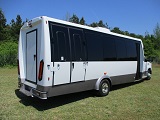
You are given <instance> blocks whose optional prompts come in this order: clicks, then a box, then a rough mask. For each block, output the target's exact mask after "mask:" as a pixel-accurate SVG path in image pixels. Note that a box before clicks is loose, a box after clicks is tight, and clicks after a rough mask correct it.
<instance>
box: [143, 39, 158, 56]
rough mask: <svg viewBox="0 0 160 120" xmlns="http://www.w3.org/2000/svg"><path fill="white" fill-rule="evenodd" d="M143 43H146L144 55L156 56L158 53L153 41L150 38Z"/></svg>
mask: <svg viewBox="0 0 160 120" xmlns="http://www.w3.org/2000/svg"><path fill="white" fill-rule="evenodd" d="M143 44H144V55H145V56H146V57H147V58H151V59H154V58H156V56H157V53H156V51H155V50H154V47H153V43H152V41H151V40H149V39H147V40H143Z"/></svg>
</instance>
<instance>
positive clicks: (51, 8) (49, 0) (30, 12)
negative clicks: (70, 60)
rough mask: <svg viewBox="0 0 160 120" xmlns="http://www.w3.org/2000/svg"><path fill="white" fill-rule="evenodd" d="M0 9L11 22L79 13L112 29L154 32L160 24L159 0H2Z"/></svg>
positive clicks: (63, 16)
mask: <svg viewBox="0 0 160 120" xmlns="http://www.w3.org/2000/svg"><path fill="white" fill-rule="evenodd" d="M0 8H1V9H2V11H3V12H4V15H5V17H6V19H7V23H8V24H9V23H10V21H11V19H16V16H17V15H20V16H21V18H22V20H23V21H25V20H26V18H27V19H29V20H31V19H33V18H35V17H39V16H48V17H52V18H57V19H61V20H65V18H66V15H67V14H68V15H70V16H72V15H73V14H76V15H77V16H78V17H79V18H81V17H84V19H85V21H86V23H87V24H90V23H92V22H98V21H99V20H103V22H104V23H107V24H108V26H109V27H110V28H111V29H113V28H114V27H119V28H120V30H123V31H128V32H130V33H135V34H140V35H145V32H148V33H149V34H153V30H154V28H155V26H156V24H157V23H159V24H160V0H0Z"/></svg>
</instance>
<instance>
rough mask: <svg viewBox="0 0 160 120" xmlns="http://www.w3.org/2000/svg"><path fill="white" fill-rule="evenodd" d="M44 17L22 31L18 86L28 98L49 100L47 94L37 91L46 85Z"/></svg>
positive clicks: (19, 49) (28, 23)
mask: <svg viewBox="0 0 160 120" xmlns="http://www.w3.org/2000/svg"><path fill="white" fill-rule="evenodd" d="M43 22H44V21H43V17H38V18H35V19H33V20H31V21H29V22H27V23H25V24H24V25H23V26H22V28H21V30H20V37H19V48H18V86H19V88H20V92H22V93H23V94H25V95H27V96H37V97H39V98H42V99H46V98H47V94H46V92H44V91H43V92H42V91H39V90H37V87H38V86H39V85H40V84H41V85H42V84H44V83H43V81H42V79H43V72H44V41H45V35H44V24H43Z"/></svg>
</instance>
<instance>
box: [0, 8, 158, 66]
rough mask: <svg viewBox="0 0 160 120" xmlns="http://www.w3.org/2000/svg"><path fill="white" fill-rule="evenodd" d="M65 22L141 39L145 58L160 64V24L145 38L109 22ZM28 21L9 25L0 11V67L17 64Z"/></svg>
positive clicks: (69, 18) (14, 22) (70, 18)
mask: <svg viewBox="0 0 160 120" xmlns="http://www.w3.org/2000/svg"><path fill="white" fill-rule="evenodd" d="M65 20H66V21H69V22H73V23H77V24H81V25H87V26H90V27H105V28H108V29H110V31H111V32H115V33H119V34H122V35H127V36H131V37H135V38H140V39H141V40H142V41H143V44H144V51H145V53H144V54H145V56H146V57H147V58H151V59H153V60H154V61H155V62H158V63H160V26H159V24H158V23H157V25H156V27H155V29H154V34H149V33H147V32H146V34H145V36H143V35H139V34H138V35H137V34H135V33H129V32H128V31H122V30H120V29H119V27H114V28H113V29H111V28H110V27H109V26H108V24H107V22H106V23H104V22H103V21H102V20H99V21H98V22H93V23H91V24H87V23H86V21H85V19H84V17H81V18H78V17H77V15H75V14H73V15H72V16H71V17H70V16H68V15H67V16H66V18H65ZM27 21H28V20H27V19H26V21H23V20H22V18H21V16H20V15H17V17H16V19H12V20H11V21H10V23H9V24H7V19H6V18H5V15H4V13H3V11H2V9H0V67H3V66H6V65H11V66H13V65H16V64H17V52H18V39H19V32H20V28H21V27H22V26H23V24H24V23H25V22H27ZM137 29H138V28H137Z"/></svg>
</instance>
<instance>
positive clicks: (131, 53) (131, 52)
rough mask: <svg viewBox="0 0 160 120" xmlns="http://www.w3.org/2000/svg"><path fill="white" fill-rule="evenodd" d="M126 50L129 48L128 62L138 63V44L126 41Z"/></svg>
mask: <svg viewBox="0 0 160 120" xmlns="http://www.w3.org/2000/svg"><path fill="white" fill-rule="evenodd" d="M126 48H127V57H128V60H131V61H136V60H137V52H136V43H135V42H134V41H131V40H126Z"/></svg>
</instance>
